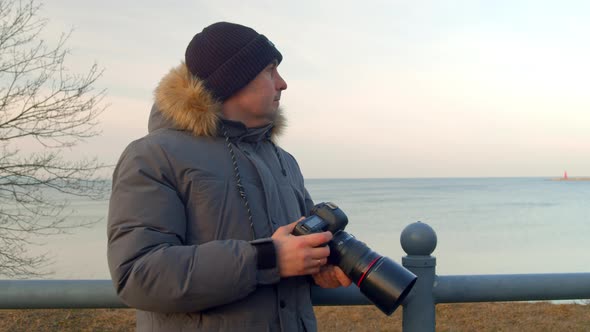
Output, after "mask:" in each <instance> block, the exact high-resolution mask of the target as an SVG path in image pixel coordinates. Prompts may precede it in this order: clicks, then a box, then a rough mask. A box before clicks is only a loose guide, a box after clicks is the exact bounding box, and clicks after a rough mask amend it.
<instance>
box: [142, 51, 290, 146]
mask: <svg viewBox="0 0 590 332" xmlns="http://www.w3.org/2000/svg"><path fill="white" fill-rule="evenodd" d="M154 98H155V103H154V106H153V108H152V112H151V114H150V120H149V125H148V129H149V131H150V132H151V131H154V130H156V129H160V128H175V129H180V130H186V131H189V132H190V133H192V134H193V135H195V136H205V137H214V136H218V135H220V134H221V131H220V130H219V128H220V124H221V122H222V121H224V119H223V116H222V114H221V103H220V102H219V101H217V100H216V99H215V98H213V96H212V95H211V93H210V92H209V91H207V89H206V88H205V85H204V84H203V82H202V81H201V80H199V79H198V78H195V77H193V76H192V75H191V74H190V72H189V71H188V68H187V66H186V65H185V63H184V62H183V63H181V64H180V65H179V66H177V67H175V68H172V69H171V70H170V72H169V73H168V74H166V75H165V76H164V77H163V78H162V80H161V81H160V83H159V84H158V87H157V88H156V90H155V91H154ZM225 121H227V120H225ZM285 122H286V121H285V118H284V116H283V114H282V111H281V110H280V109H279V111H278V114H277V117H276V120H275V122H274V123H273V124H272V125H271V126H269V130H271V136H272V137H273V139H274V138H276V137H277V136H278V135H280V134H281V132H282V131H283V129H284V127H285ZM244 128H245V127H244Z"/></svg>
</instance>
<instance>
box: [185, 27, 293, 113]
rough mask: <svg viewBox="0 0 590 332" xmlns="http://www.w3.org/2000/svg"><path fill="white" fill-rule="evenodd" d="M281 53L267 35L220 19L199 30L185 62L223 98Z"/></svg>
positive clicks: (207, 85)
mask: <svg viewBox="0 0 590 332" xmlns="http://www.w3.org/2000/svg"><path fill="white" fill-rule="evenodd" d="M273 60H277V61H278V62H279V63H280V62H281V60H283V56H282V55H281V53H280V52H279V51H278V50H277V49H276V48H275V46H274V44H273V43H272V42H271V41H270V40H268V39H267V38H266V37H265V36H264V35H261V34H259V33H258V32H256V31H254V30H253V29H251V28H248V27H246V26H243V25H239V24H234V23H228V22H218V23H214V24H212V25H210V26H208V27H206V28H205V29H203V31H201V32H200V33H197V34H196V35H195V36H194V37H193V39H192V40H191V42H190V43H189V44H188V47H187V48H186V52H185V62H186V66H187V67H188V70H189V71H190V72H191V74H192V75H193V76H195V77H196V78H198V79H200V80H201V81H203V83H204V84H205V88H207V90H209V91H210V92H211V93H212V94H213V97H215V98H217V99H218V100H219V101H221V102H223V101H225V100H226V99H228V98H229V97H231V96H232V95H233V94H234V93H236V92H237V91H238V90H240V89H241V88H243V87H244V86H246V85H247V84H248V83H249V82H250V81H252V80H253V79H254V78H255V77H256V76H257V75H258V74H259V73H260V72H261V71H262V70H263V69H264V68H265V67H266V66H268V65H269V64H270V63H271V62H272V61H273Z"/></svg>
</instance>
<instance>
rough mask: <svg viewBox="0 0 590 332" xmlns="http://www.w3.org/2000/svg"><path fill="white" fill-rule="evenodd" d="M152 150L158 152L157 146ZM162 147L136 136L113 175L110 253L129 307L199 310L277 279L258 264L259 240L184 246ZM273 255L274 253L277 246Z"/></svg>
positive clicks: (181, 214) (181, 216)
mask: <svg viewBox="0 0 590 332" xmlns="http://www.w3.org/2000/svg"><path fill="white" fill-rule="evenodd" d="M154 150H155V151H154ZM175 181H176V180H175V178H174V175H173V173H172V169H171V166H170V165H169V164H168V162H167V158H166V156H165V154H164V152H163V151H158V149H155V148H153V147H149V146H148V145H147V144H143V142H139V143H138V142H135V143H132V144H131V145H130V146H129V147H128V148H127V149H126V151H125V152H124V153H123V155H122V156H121V158H120V160H119V163H118V164H117V167H116V169H115V172H114V174H113V187H112V194H111V199H110V204H109V216H108V249H107V257H108V263H109V269H110V272H111V277H112V279H113V283H114V285H115V288H116V291H117V294H118V295H119V297H120V298H121V299H122V300H123V302H124V303H125V304H127V305H129V306H130V307H134V308H138V309H141V310H147V311H156V312H194V311H201V310H204V309H207V308H211V307H215V306H219V305H223V304H227V303H231V302H234V301H236V300H239V299H241V298H244V297H246V296H247V295H248V294H250V293H251V292H253V291H254V290H255V289H256V287H257V286H258V285H260V284H262V285H264V284H273V283H276V282H278V281H279V278H280V277H279V272H278V268H277V267H276V266H275V267H271V268H268V267H266V268H260V269H259V268H258V267H259V265H260V264H259V262H260V257H258V252H259V250H258V249H257V248H258V246H259V245H260V244H261V242H262V244H266V246H265V247H266V249H265V250H264V251H265V252H266V253H268V243H269V242H270V244H271V247H272V251H274V247H273V246H272V240H271V239H267V241H266V243H264V242H265V241H264V240H263V241H260V240H258V241H257V243H250V242H248V241H243V240H219V241H211V242H208V243H204V244H201V245H185V244H184V243H185V233H186V217H185V208H184V205H183V202H182V200H181V199H180V197H179V196H178V194H177V190H176V189H175V187H176V186H175V183H174V182H175ZM272 253H273V254H274V252H272Z"/></svg>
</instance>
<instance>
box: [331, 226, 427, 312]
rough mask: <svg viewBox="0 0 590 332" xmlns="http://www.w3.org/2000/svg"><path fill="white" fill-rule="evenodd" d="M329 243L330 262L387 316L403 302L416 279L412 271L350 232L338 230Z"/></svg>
mask: <svg viewBox="0 0 590 332" xmlns="http://www.w3.org/2000/svg"><path fill="white" fill-rule="evenodd" d="M329 246H330V257H329V261H330V263H331V264H334V265H338V266H339V267H340V269H342V271H343V272H344V273H345V274H346V275H347V276H348V277H349V278H350V280H352V281H353V282H354V283H355V284H356V285H357V286H358V287H359V289H360V291H361V293H363V294H364V295H365V296H366V297H367V298H368V299H369V300H371V302H373V303H374V304H375V305H376V306H377V307H378V308H379V309H380V310H381V311H383V312H384V313H385V314H387V315H391V314H392V313H393V312H394V311H395V309H396V308H397V307H398V306H399V305H400V304H401V303H402V302H403V300H404V299H405V297H406V296H407V295H408V293H409V292H410V290H411V289H412V287H413V286H414V283H415V282H416V279H417V278H416V276H415V275H414V274H413V273H412V272H410V271H409V270H407V269H405V268H404V267H403V266H401V265H399V264H397V263H396V262H394V261H393V260H391V259H389V258H387V257H383V256H381V255H379V254H378V253H376V252H374V251H373V250H371V249H370V248H369V247H367V245H365V244H364V243H363V242H361V241H359V240H357V239H356V238H355V237H354V236H352V235H351V234H349V233H347V232H344V231H341V232H338V233H336V234H335V235H334V238H333V239H332V241H330V242H329Z"/></svg>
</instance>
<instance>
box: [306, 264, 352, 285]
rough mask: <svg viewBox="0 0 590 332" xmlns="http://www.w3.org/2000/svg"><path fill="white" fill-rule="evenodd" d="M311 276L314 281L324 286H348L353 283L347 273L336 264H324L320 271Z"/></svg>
mask: <svg viewBox="0 0 590 332" xmlns="http://www.w3.org/2000/svg"><path fill="white" fill-rule="evenodd" d="M311 276H312V277H313V281H315V283H316V284H317V285H318V286H320V287H322V288H336V287H340V286H342V287H348V286H350V284H352V281H351V280H350V279H349V278H348V277H347V276H346V274H344V272H343V271H342V270H341V269H340V268H339V267H338V266H334V265H324V266H322V267H321V268H320V272H318V273H314V274H312V275H311Z"/></svg>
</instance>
